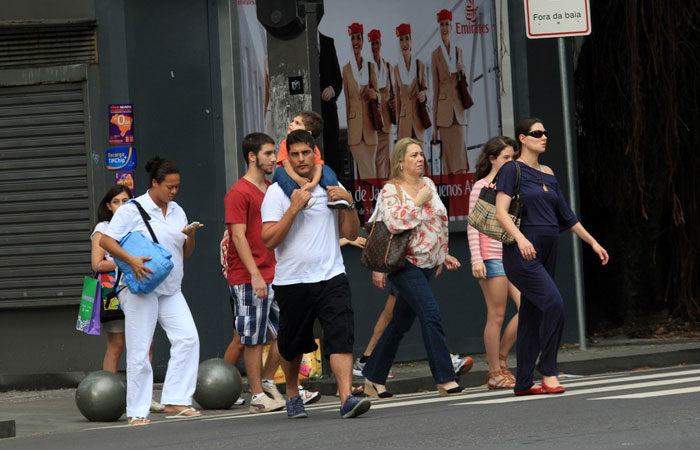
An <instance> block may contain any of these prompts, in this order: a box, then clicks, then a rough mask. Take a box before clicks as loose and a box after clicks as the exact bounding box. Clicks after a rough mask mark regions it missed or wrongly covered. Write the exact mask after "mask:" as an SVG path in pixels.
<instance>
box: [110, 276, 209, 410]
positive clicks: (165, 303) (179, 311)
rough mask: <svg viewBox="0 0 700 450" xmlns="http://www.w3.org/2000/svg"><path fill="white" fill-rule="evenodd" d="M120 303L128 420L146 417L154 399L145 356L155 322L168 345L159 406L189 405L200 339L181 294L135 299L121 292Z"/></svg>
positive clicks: (195, 380)
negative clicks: (123, 318) (122, 313)
mask: <svg viewBox="0 0 700 450" xmlns="http://www.w3.org/2000/svg"><path fill="white" fill-rule="evenodd" d="M119 299H120V301H121V303H122V309H123V310H124V316H125V317H126V320H125V324H126V329H125V341H126V415H127V417H148V413H149V410H150V407H151V398H152V395H153V368H152V367H151V363H150V361H149V360H148V352H149V350H150V348H151V341H152V340H153V333H154V332H155V329H156V321H157V322H158V323H160V326H161V327H163V330H165V333H166V334H167V335H168V340H169V341H170V345H171V347H170V360H169V361H168V369H167V371H166V373H165V383H164V384H163V395H162V396H161V400H160V402H161V403H163V404H164V405H187V406H189V405H191V404H192V395H193V394H194V390H195V388H196V386H197V368H198V366H199V336H198V335H197V327H196V326H195V324H194V320H193V319H192V314H191V313H190V308H189V307H188V306H187V301H185V297H184V296H183V295H182V291H177V292H176V293H175V294H173V295H158V294H155V293H150V294H138V295H134V294H132V293H131V292H129V290H128V289H124V290H123V291H122V292H121V293H120V295H119Z"/></svg>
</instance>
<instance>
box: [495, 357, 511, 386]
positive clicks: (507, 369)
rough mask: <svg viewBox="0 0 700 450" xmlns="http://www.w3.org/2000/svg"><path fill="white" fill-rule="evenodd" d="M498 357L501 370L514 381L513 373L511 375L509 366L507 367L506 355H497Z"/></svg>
mask: <svg viewBox="0 0 700 450" xmlns="http://www.w3.org/2000/svg"><path fill="white" fill-rule="evenodd" d="M498 359H499V360H500V361H501V362H502V364H501V372H503V374H504V375H505V376H507V377H508V378H511V379H512V380H513V381H514V382H515V375H513V372H511V371H510V368H509V367H508V355H501V354H499V355H498Z"/></svg>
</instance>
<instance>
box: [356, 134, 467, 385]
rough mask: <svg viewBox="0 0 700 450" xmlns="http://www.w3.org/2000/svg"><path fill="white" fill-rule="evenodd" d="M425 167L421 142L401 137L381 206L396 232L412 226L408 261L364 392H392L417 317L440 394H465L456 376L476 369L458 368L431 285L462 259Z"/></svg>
mask: <svg viewBox="0 0 700 450" xmlns="http://www.w3.org/2000/svg"><path fill="white" fill-rule="evenodd" d="M424 170H425V157H424V156H423V150H422V149H421V143H420V141H417V140H415V139H411V138H403V139H400V140H399V141H398V142H397V143H396V146H395V147H394V152H393V155H392V156H391V173H390V176H389V181H388V182H387V183H386V185H385V186H384V189H383V190H382V195H381V200H380V202H379V204H378V205H377V208H379V213H380V214H381V217H382V220H383V221H384V223H385V224H386V226H387V228H388V229H389V231H390V232H391V233H394V234H398V233H401V232H403V231H406V230H411V238H410V240H409V244H408V250H407V251H406V266H405V267H404V268H403V269H401V270H399V271H397V272H394V273H392V274H390V275H389V280H390V281H391V283H392V285H393V286H394V287H395V288H396V289H397V291H398V295H397V297H396V305H395V306H394V315H393V317H392V319H391V322H389V325H388V326H387V327H386V330H385V331H384V334H382V337H381V339H380V340H379V342H378V343H377V346H376V347H375V348H374V351H373V352H372V355H371V356H370V357H369V359H368V360H367V364H366V365H365V368H364V370H363V371H362V373H363V375H364V376H365V377H366V381H365V392H366V393H368V394H369V395H372V396H375V397H379V398H390V397H392V396H393V394H391V393H389V392H387V391H386V387H385V386H384V385H385V384H386V379H387V375H388V373H389V369H391V365H392V363H393V362H394V357H395V356H396V350H397V349H398V347H399V343H400V342H401V339H402V338H403V335H404V334H405V333H406V332H407V331H408V330H409V329H410V328H411V325H412V324H413V321H414V320H415V318H416V317H417V318H418V320H419V321H420V324H421V328H422V331H423V342H424V344H425V350H426V352H427V354H428V362H429V364H430V370H431V372H432V374H433V379H434V380H435V382H436V383H437V387H438V392H439V393H440V395H458V394H463V393H464V392H463V390H462V388H461V387H460V386H459V385H458V384H457V380H458V378H459V375H461V373H460V372H462V371H466V370H468V368H471V365H470V366H468V368H467V366H461V367H459V368H458V370H457V372H455V369H454V367H453V365H452V360H451V358H450V352H449V351H448V349H447V342H446V340H445V333H444V332H443V331H442V321H441V318H440V308H439V307H438V304H437V301H436V300H435V298H434V297H433V294H432V292H431V291H430V286H429V285H428V283H429V282H430V279H431V278H433V277H437V276H438V275H440V273H441V272H442V266H443V265H444V266H445V267H446V268H447V269H448V270H455V269H457V268H459V266H460V264H459V261H457V259H456V258H455V257H453V256H451V255H449V254H448V252H447V240H448V230H447V211H446V209H445V205H443V204H442V201H440V197H438V194H437V191H436V190H435V184H433V182H432V180H430V178H427V177H424V176H423V174H424Z"/></svg>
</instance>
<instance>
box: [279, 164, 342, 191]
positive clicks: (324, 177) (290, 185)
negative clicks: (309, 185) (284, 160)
mask: <svg viewBox="0 0 700 450" xmlns="http://www.w3.org/2000/svg"><path fill="white" fill-rule="evenodd" d="M321 167H322V168H323V170H322V171H321V181H319V182H318V184H320V185H321V186H322V187H324V188H325V187H328V186H338V177H336V176H335V172H333V169H331V168H330V167H328V166H326V165H325V164H324V165H322V166H321ZM272 182H273V183H277V184H279V185H280V187H281V188H282V191H283V192H284V193H285V195H286V196H287V197H289V198H292V192H294V189H299V188H301V186H299V185H298V184H297V183H296V181H294V180H293V179H292V177H290V176H289V175H287V171H285V170H284V167H283V166H280V167H278V168H277V169H275V174H274V176H273V177H272Z"/></svg>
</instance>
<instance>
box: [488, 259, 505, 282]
mask: <svg viewBox="0 0 700 450" xmlns="http://www.w3.org/2000/svg"><path fill="white" fill-rule="evenodd" d="M484 266H486V278H491V277H505V276H506V271H505V269H504V268H503V260H501V259H487V260H486V261H484Z"/></svg>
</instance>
